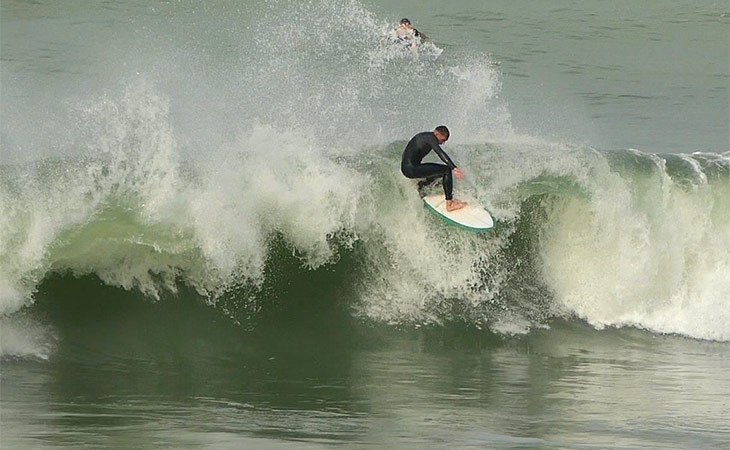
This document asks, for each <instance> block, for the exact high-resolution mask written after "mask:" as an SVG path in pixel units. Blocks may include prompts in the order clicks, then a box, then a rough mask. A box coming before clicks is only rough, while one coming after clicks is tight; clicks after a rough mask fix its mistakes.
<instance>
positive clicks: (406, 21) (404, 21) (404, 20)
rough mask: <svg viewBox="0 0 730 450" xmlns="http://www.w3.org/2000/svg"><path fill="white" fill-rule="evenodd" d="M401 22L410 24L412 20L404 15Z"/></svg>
mask: <svg viewBox="0 0 730 450" xmlns="http://www.w3.org/2000/svg"><path fill="white" fill-rule="evenodd" d="M400 23H402V24H403V23H407V24H409V25H410V24H411V21H410V20H408V19H406V18H405V17H404V18H402V19H401V20H400Z"/></svg>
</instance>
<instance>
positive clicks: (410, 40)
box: [395, 18, 426, 47]
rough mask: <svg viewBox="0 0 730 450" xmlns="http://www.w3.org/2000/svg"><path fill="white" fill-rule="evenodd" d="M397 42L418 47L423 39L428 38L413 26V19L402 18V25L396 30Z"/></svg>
mask: <svg viewBox="0 0 730 450" xmlns="http://www.w3.org/2000/svg"><path fill="white" fill-rule="evenodd" d="M395 35H396V38H397V39H396V40H397V42H399V43H401V44H405V45H409V46H411V47H417V46H418V45H419V44H420V43H421V41H423V40H425V39H426V35H425V34H423V33H421V32H420V31H418V30H416V29H415V28H413V25H411V21H410V20H408V19H406V18H403V19H401V20H400V26H399V27H398V28H396V30H395Z"/></svg>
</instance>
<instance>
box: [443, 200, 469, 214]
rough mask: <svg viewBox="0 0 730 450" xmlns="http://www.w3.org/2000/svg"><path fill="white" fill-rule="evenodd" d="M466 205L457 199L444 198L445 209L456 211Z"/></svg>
mask: <svg viewBox="0 0 730 450" xmlns="http://www.w3.org/2000/svg"><path fill="white" fill-rule="evenodd" d="M465 206H466V202H462V201H459V200H446V211H449V212H451V211H456V210H457V209H461V208H463V207H465Z"/></svg>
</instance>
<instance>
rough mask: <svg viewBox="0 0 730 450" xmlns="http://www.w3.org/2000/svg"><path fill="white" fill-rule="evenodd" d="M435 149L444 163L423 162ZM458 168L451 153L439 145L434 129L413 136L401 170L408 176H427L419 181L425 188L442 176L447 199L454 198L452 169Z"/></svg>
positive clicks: (404, 151)
mask: <svg viewBox="0 0 730 450" xmlns="http://www.w3.org/2000/svg"><path fill="white" fill-rule="evenodd" d="M431 150H433V151H435V152H436V154H437V155H438V156H439V158H441V161H443V162H445V163H446V164H447V165H444V164H436V163H421V161H422V160H423V158H424V157H425V156H426V155H428V153H429V152H430V151H431ZM455 168H456V164H454V162H453V161H452V160H451V158H449V155H447V154H446V152H444V151H443V149H442V148H441V146H439V141H438V139H436V136H435V135H434V134H433V131H424V132H423V133H418V134H417V135H415V136H413V138H412V139H411V140H410V141H409V142H408V145H406V148H405V150H403V159H402V160H401V163H400V170H401V172H403V175H405V176H406V177H408V178H425V180H423V181H421V182H419V183H418V187H419V189H420V188H423V187H425V186H428V185H429V184H431V183H433V182H434V181H436V180H437V179H438V178H442V179H443V182H444V194H445V195H446V200H451V199H452V198H453V194H452V191H453V189H454V179H453V178H452V175H451V171H452V170H453V169H455Z"/></svg>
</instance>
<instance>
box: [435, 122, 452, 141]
mask: <svg viewBox="0 0 730 450" xmlns="http://www.w3.org/2000/svg"><path fill="white" fill-rule="evenodd" d="M433 134H434V136H436V139H437V140H438V141H439V144H443V143H444V142H446V141H448V140H449V136H450V135H451V133H449V129H448V128H446V125H439V126H437V127H436V128H435V129H434V130H433Z"/></svg>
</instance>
